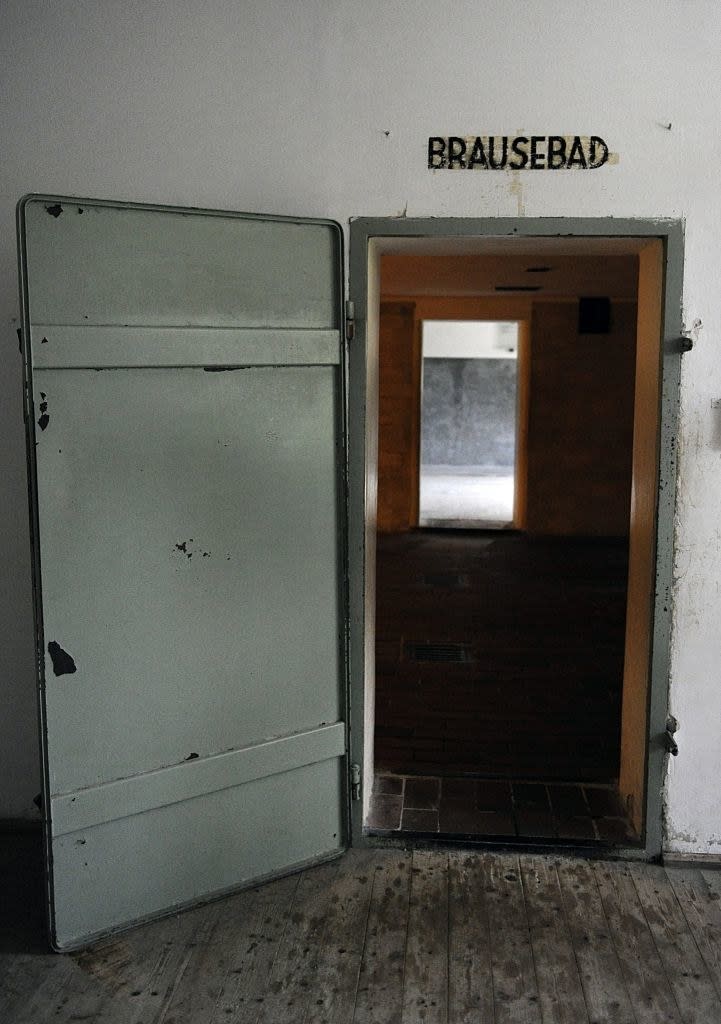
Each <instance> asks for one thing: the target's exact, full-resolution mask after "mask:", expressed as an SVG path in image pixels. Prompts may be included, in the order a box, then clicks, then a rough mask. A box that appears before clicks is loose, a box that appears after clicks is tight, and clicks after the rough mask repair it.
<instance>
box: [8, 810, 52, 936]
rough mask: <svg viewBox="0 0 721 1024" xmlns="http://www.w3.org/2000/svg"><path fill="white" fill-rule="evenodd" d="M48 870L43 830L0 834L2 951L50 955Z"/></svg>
mask: <svg viewBox="0 0 721 1024" xmlns="http://www.w3.org/2000/svg"><path fill="white" fill-rule="evenodd" d="M43 876H44V869H43V852H42V835H41V833H40V830H39V829H38V830H33V831H25V832H18V833H0V877H1V878H2V887H3V912H2V914H0V952H1V953H24V954H46V953H48V952H49V949H50V947H49V945H48V940H47V935H46V931H45V903H44V881H43Z"/></svg>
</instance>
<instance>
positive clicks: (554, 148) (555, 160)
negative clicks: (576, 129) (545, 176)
mask: <svg viewBox="0 0 721 1024" xmlns="http://www.w3.org/2000/svg"><path fill="white" fill-rule="evenodd" d="M565 166H566V140H565V139H564V137H563V136H562V135H549V136H548V153H547V156H546V167H548V169H549V171H558V170H560V168H561V167H565Z"/></svg>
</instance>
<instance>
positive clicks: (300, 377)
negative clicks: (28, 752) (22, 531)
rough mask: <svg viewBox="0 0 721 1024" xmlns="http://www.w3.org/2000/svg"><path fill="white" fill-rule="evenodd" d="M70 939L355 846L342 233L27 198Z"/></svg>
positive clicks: (58, 858) (40, 580)
mask: <svg viewBox="0 0 721 1024" xmlns="http://www.w3.org/2000/svg"><path fill="white" fill-rule="evenodd" d="M19 231H20V242H21V263H22V268H21V270H22V279H23V304H24V320H25V322H24V340H25V350H26V360H27V382H26V383H27V389H28V395H27V409H28V437H29V448H30V467H31V481H32V489H33V494H34V501H33V505H34V548H35V584H36V609H37V637H38V675H39V689H40V705H41V719H42V731H43V756H44V774H45V782H44V785H45V791H44V806H45V813H46V826H47V852H48V872H49V890H50V920H51V931H52V941H53V943H54V945H55V946H56V948H58V949H67V948H72V947H73V946H77V945H80V944H82V943H84V942H86V941H87V940H88V939H89V938H91V937H94V936H97V935H99V934H101V933H103V932H107V931H111V930H113V929H117V928H122V927H125V926H127V925H128V924H129V923H131V922H135V921H139V920H142V919H144V918H147V917H152V916H154V915H157V914H161V913H164V912H166V911H168V910H169V909H172V908H175V907H181V906H183V905H187V904H190V903H193V902H195V901H198V900H202V899H204V898H206V897H210V896H213V895H216V894H218V893H221V892H223V891H226V890H232V889H233V888H236V887H238V886H241V885H245V884H248V883H250V882H251V881H254V880H257V879H260V878H265V877H269V876H272V875H274V874H278V873H281V872H284V871H287V870H289V869H292V868H293V867H295V866H298V865H301V864H304V863H308V862H311V861H314V860H316V859H322V858H324V857H328V856H331V855H333V854H335V853H337V852H339V851H340V850H341V849H342V848H343V845H344V843H345V838H346V837H345V828H346V811H347V808H346V778H347V772H346V769H345V751H346V728H345V724H344V723H345V700H346V685H345V649H344V636H345V623H344V616H345V602H344V583H343V581H344V577H345V574H344V571H343V563H344V542H343V538H344V483H343V465H344V438H343V394H342V390H343V371H342V366H343V342H342V338H341V331H340V328H341V319H340V316H341V314H340V309H341V301H340V299H341V294H340V290H341V277H340V274H341V265H342V264H341V259H342V256H341V244H342V243H341V235H340V230H339V228H338V226H337V225H335V224H332V223H330V222H320V221H319V222H313V221H300V220H289V219H281V218H258V217H253V216H244V215H235V214H224V213H211V212H200V211H196V210H179V209H165V208H161V207H140V206H132V205H123V204H114V203H105V202H97V201H81V200H68V199H58V198H54V197H33V196H31V197H29V198H27V199H25V200H24V201H23V202H22V203H21V204H20V207H19Z"/></svg>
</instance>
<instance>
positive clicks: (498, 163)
mask: <svg viewBox="0 0 721 1024" xmlns="http://www.w3.org/2000/svg"><path fill="white" fill-rule="evenodd" d="M507 160H508V136H507V135H502V136H501V158H500V160H497V159H496V137H495V135H489V136H488V164H489V166H490V167H491V168H492V169H493V170H494V171H501V170H503V168H504V167H505V166H506V162H507Z"/></svg>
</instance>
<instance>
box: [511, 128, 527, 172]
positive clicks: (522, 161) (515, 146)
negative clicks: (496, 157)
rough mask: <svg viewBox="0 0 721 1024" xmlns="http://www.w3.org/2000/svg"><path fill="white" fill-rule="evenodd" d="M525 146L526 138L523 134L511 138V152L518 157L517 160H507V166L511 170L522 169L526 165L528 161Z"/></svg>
mask: <svg viewBox="0 0 721 1024" xmlns="http://www.w3.org/2000/svg"><path fill="white" fill-rule="evenodd" d="M527 146H528V139H527V138H526V136H525V135H519V136H517V138H515V139H514V140H513V142H512V143H511V152H512V153H514V154H515V155H516V156H517V157H518V160H517V161H513V160H509V161H508V166H509V167H510V168H511V170H513V171H522V170H523V168H524V167H525V166H526V165H527V163H528V151H527V149H526V147H527Z"/></svg>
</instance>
